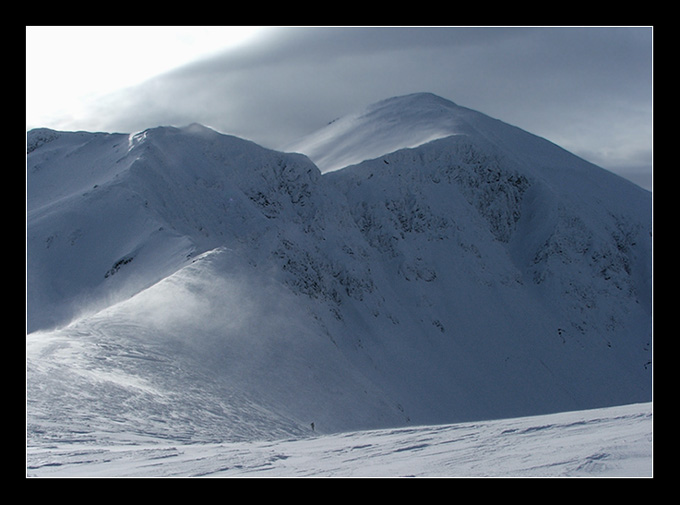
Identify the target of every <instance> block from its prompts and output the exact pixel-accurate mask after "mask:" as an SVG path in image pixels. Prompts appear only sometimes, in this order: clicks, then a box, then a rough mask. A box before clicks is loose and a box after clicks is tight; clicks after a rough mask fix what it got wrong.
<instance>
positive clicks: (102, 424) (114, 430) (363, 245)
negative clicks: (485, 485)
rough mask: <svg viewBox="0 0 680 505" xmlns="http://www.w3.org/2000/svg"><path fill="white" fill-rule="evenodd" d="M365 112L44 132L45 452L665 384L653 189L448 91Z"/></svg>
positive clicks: (39, 231) (449, 414) (35, 441)
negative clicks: (305, 133)
mask: <svg viewBox="0 0 680 505" xmlns="http://www.w3.org/2000/svg"><path fill="white" fill-rule="evenodd" d="M357 117H358V116H352V117H351V118H349V119H341V120H338V121H336V122H335V123H333V125H335V127H333V125H331V127H332V128H337V127H339V126H342V125H345V126H342V128H341V129H340V130H334V129H332V128H331V129H329V130H326V131H325V132H324V133H323V134H322V137H323V143H319V142H318V139H319V137H318V136H317V137H316V139H317V141H315V142H311V143H308V144H307V145H308V146H310V145H312V144H314V145H316V146H320V145H323V149H319V150H313V149H311V148H310V151H309V152H305V154H307V155H309V158H308V157H307V156H304V155H302V154H291V153H282V152H277V151H271V150H267V149H264V148H262V147H260V146H257V145H255V144H253V143H251V142H248V141H245V140H242V139H238V138H235V137H231V136H227V135H222V134H219V133H217V132H215V131H212V130H209V129H207V128H204V127H202V126H200V125H191V126H188V127H185V128H170V127H159V128H154V129H150V130H147V131H144V132H139V133H136V134H131V135H123V134H103V133H98V134H94V133H85V132H78V133H74V132H55V131H51V130H44V129H41V130H33V131H31V132H28V135H27V151H28V155H27V189H28V197H27V261H28V263H27V288H28V298H27V303H28V307H27V327H28V335H27V426H28V439H29V445H30V446H35V447H38V446H41V445H43V444H52V443H57V442H60V441H61V442H69V443H70V442H89V443H95V442H96V443H100V444H101V443H119V442H120V441H121V440H123V441H125V442H127V443H131V442H138V441H145V440H147V441H148V440H153V441H158V440H159V439H162V440H172V441H180V442H198V441H200V442H204V443H217V442H223V441H225V440H229V441H238V440H243V441H247V440H255V439H274V438H284V437H287V436H300V435H302V434H309V432H310V429H311V428H310V426H311V423H312V422H313V423H314V424H315V429H316V433H333V432H340V431H348V430H360V429H375V428H384V427H396V426H405V425H413V424H420V425H422V424H441V423H453V422H461V421H472V420H480V419H492V418H493V419H498V418H507V417H517V416H527V415H536V414H546V413H552V412H564V411H574V410H581V409H589V408H599V407H606V406H613V405H623V404H630V403H643V402H649V401H651V392H652V384H651V382H652V381H651V374H652V371H651V357H652V350H651V339H652V334H651V317H652V315H651V314H652V303H651V279H652V277H651V240H652V237H651V194H650V193H649V192H647V191H645V190H643V189H641V188H639V187H637V186H635V185H633V184H631V183H629V182H628V181H625V180H623V179H621V178H619V177H617V176H615V175H613V174H611V173H609V172H606V171H604V170H602V169H600V168H598V167H595V166H593V165H591V164H589V163H587V162H585V161H583V160H581V159H579V158H577V157H575V156H573V155H571V154H569V153H567V152H566V151H564V150H562V149H561V148H559V147H557V146H555V145H554V144H551V143H550V142H548V141H546V140H544V139H541V138H538V137H535V136H533V135H531V134H529V133H527V132H523V131H522V130H519V129H517V128H514V127H512V126H509V125H506V124H503V123H501V122H499V121H497V120H494V119H491V118H488V117H486V116H484V115H482V114H479V113H476V112H474V111H470V110H469V109H464V108H461V107H458V106H456V105H454V104H452V103H451V102H448V101H446V100H443V99H441V98H439V97H434V96H433V95H429V94H417V95H410V96H407V97H398V98H395V99H392V100H388V101H385V102H382V103H381V104H378V105H376V106H372V107H370V108H369V109H368V110H367V112H366V113H365V114H363V115H360V117H361V118H362V119H361V120H360V121H359V120H357V119H356V118H357ZM385 125H388V126H389V127H388V128H387V129H385V128H386V126H385ZM350 126H352V127H351V128H350ZM372 131H373V132H374V134H373V133H371V132H372ZM339 132H340V133H339ZM312 138H314V137H312ZM301 145H302V144H301ZM363 148H365V150H364V149H363ZM322 151H324V152H326V153H329V154H328V156H326V155H325V154H324V155H323V156H321V155H320V154H318V153H321V152H322ZM346 151H351V152H353V153H355V154H359V155H360V156H359V157H358V158H351V162H356V163H357V164H355V165H353V166H346V167H345V168H342V169H341V170H334V171H331V172H329V173H324V174H323V175H322V173H321V171H320V170H319V168H317V166H316V165H315V164H314V163H312V161H310V158H311V159H312V160H315V158H317V156H320V157H319V158H318V159H317V163H319V166H321V167H322V170H324V171H325V170H326V168H324V164H325V163H326V162H327V161H328V160H330V159H331V158H333V159H335V160H338V161H337V163H338V164H340V165H344V164H347V163H349V162H350V158H346V157H344V154H343V153H344V152H346ZM303 152H304V151H303ZM323 160H326V161H323ZM328 162H329V163H330V161H328ZM334 163H335V162H334ZM333 168H338V165H335V166H334V167H333Z"/></svg>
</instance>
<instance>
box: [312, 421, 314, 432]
mask: <svg viewBox="0 0 680 505" xmlns="http://www.w3.org/2000/svg"><path fill="white" fill-rule="evenodd" d="M312 431H314V423H312Z"/></svg>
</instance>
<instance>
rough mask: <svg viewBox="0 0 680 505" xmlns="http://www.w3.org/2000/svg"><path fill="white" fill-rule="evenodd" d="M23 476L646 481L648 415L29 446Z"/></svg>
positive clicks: (629, 412) (647, 410) (639, 408)
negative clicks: (246, 438)
mask: <svg viewBox="0 0 680 505" xmlns="http://www.w3.org/2000/svg"><path fill="white" fill-rule="evenodd" d="M27 461H28V463H27V474H28V476H29V477H43V478H50V477H51V478H57V477H130V478H142V477H149V478H170V477H204V478H211V477H244V478H253V477H270V478H283V477H304V478H319V477H332V478H369V477H371V478H402V477H412V478H442V477H520V478H537V477H539V478H540V477H548V478H562V477H599V478H614V477H634V478H644V477H652V476H653V466H652V409H651V405H650V404H637V405H627V406H621V407H610V408H605V409H595V410H588V411H581V412H566V413H560V414H553V415H544V416H535V417H525V418H517V419H504V420H494V421H477V422H468V423H459V424H450V425H432V426H413V427H404V428H393V429H381V430H371V431H357V432H347V433H336V434H332V435H321V436H314V435H310V436H306V437H301V438H295V439H285V440H275V441H267V442H263V441H259V442H258V441H251V442H231V443H220V444H182V443H172V442H160V443H149V442H140V443H135V444H125V445H123V444H119V445H115V444H114V445H97V444H87V445H75V444H69V443H61V444H56V445H55V446H52V447H48V448H30V449H29V451H28V457H27Z"/></svg>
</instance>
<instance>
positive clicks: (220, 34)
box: [26, 27, 653, 189]
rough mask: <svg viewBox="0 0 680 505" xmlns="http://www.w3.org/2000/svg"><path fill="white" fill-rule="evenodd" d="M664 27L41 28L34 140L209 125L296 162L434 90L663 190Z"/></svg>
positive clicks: (32, 59)
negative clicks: (658, 55) (291, 154)
mask: <svg viewBox="0 0 680 505" xmlns="http://www.w3.org/2000/svg"><path fill="white" fill-rule="evenodd" d="M652 35H653V34H652V28H650V27H602V28H599V27H486V28H482V27H474V28H473V27H347V28H344V27H264V28H262V27H196V28H192V27H27V30H26V50H27V51H26V83H27V88H26V100H27V102H26V121H27V128H28V129H30V128H34V127H41V126H44V127H49V128H55V129H61V130H87V131H108V132H125V133H131V132H137V131H140V130H143V129H145V128H149V127H153V126H159V125H176V126H183V125H187V124H190V123H193V122H198V123H202V124H205V125H207V126H210V127H212V128H214V129H216V130H218V131H220V132H223V133H228V134H232V135H237V136H240V137H243V138H247V139H250V140H253V141H255V142H257V143H259V144H261V145H263V146H265V147H270V148H274V149H277V148H282V147H283V146H285V145H286V144H288V143H289V142H291V141H294V140H296V139H297V138H299V137H301V136H303V135H305V134H307V133H311V132H312V131H314V130H316V129H317V128H320V127H322V126H324V125H325V124H327V123H328V122H330V121H331V120H333V119H335V118H337V117H339V116H342V115H345V114H348V113H351V112H354V111H355V110H358V109H361V108H363V107H365V106H366V105H368V104H370V103H372V102H375V101H378V100H382V99H384V98H389V97H391V96H396V95H403V94H407V93H413V92H418V91H428V92H432V93H435V94H438V95H440V96H442V97H443V98H447V99H449V100H451V101H453V102H455V103H457V104H458V105H462V106H465V107H469V108H472V109H475V110H477V111H479V112H483V113H485V114H487V115H489V116H492V117H495V118H497V119H500V120H502V121H505V122H507V123H510V124H512V125H515V126H519V127H520V128H523V129H525V130H527V131H530V132H531V133H534V134H536V135H539V136H541V137H545V138H547V139H548V140H551V141H552V142H554V143H556V144H559V145H560V146H562V147H564V148H565V149H567V150H569V151H571V152H573V153H574V154H577V155H579V156H581V157H583V158H585V159H587V160H589V161H591V162H593V163H596V164H597V165H600V166H602V167H604V168H607V169H609V170H611V171H614V172H617V173H620V174H621V175H624V176H626V177H628V178H630V179H631V180H634V181H635V182H637V183H638V184H640V185H642V186H644V187H646V188H648V189H651V165H652V73H653V70H652V55H653V52H652V51H653V49H652Z"/></svg>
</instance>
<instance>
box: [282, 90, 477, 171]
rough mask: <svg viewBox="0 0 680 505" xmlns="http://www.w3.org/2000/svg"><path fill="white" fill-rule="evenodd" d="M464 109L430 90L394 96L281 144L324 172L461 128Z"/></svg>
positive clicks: (430, 139) (432, 138) (462, 128)
mask: <svg viewBox="0 0 680 505" xmlns="http://www.w3.org/2000/svg"><path fill="white" fill-rule="evenodd" d="M466 110H467V109H464V108H462V107H460V106H458V105H456V104H455V103H453V102H451V101H449V100H446V99H444V98H442V97H440V96H437V95H435V94H433V93H428V92H423V93H412V94H409V95H402V96H395V97H392V98H387V99H385V100H381V101H378V102H375V103H373V104H371V105H369V106H367V107H366V108H364V109H363V110H361V111H357V112H355V113H352V114H349V115H347V116H344V117H341V118H340V119H338V120H336V121H333V122H332V123H330V124H328V125H326V126H325V127H324V128H322V129H320V130H318V131H316V132H314V133H312V134H311V135H309V136H307V137H304V138H303V139H301V140H299V141H298V142H295V143H293V144H291V145H289V146H287V148H286V149H285V150H287V151H297V152H301V153H303V154H306V155H307V156H308V157H309V158H310V159H311V160H312V161H314V162H315V163H316V164H317V166H318V167H319V169H320V170H321V171H322V172H330V171H333V170H337V169H340V168H343V167H345V166H348V165H352V164H356V163H360V162H361V161H364V160H367V159H371V158H376V157H378V156H381V155H383V154H387V153H390V152H393V151H396V150H398V149H403V148H409V147H417V146H419V145H422V144H425V143H427V142H430V141H432V140H436V139H439V138H442V137H448V136H450V135H456V134H461V133H463V132H465V131H466V128H465V120H464V119H463V116H462V115H461V112H463V111H466Z"/></svg>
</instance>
